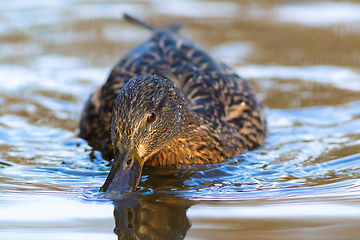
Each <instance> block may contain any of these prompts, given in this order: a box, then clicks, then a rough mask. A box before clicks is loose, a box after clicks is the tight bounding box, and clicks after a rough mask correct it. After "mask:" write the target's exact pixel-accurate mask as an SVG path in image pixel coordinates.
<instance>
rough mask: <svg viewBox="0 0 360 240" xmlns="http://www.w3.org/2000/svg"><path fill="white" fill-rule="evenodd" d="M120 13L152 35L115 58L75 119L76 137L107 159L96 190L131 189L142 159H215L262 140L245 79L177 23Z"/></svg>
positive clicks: (156, 162) (256, 106) (261, 115)
mask: <svg viewBox="0 0 360 240" xmlns="http://www.w3.org/2000/svg"><path fill="white" fill-rule="evenodd" d="M125 18H126V19H128V20H130V21H132V22H135V23H137V24H139V25H141V26H143V27H146V28H148V29H150V30H152V32H153V36H152V38H151V39H150V40H148V41H146V42H145V43H143V44H142V45H140V46H138V47H136V48H135V49H133V50H132V51H130V52H129V53H128V54H127V55H125V57H124V58H123V59H121V60H120V62H119V63H118V64H117V65H116V66H115V67H114V69H113V70H112V72H111V73H110V76H109V78H108V80H107V81H106V83H105V84H104V85H103V86H102V87H101V88H100V89H99V90H98V91H96V92H95V93H94V94H93V95H92V96H91V98H90V99H89V101H88V102H87V104H86V106H85V109H84V112H83V114H82V118H81V121H80V137H82V138H84V139H85V140H87V141H88V142H89V144H90V145H91V146H92V147H93V148H94V149H95V150H99V151H101V152H102V155H103V158H105V159H108V160H111V159H112V158H114V163H113V166H112V168H111V170H110V173H109V175H108V177H107V179H106V181H105V183H104V185H103V186H102V187H101V189H100V190H101V191H107V192H112V191H115V192H116V193H120V194H124V193H126V192H131V191H133V190H134V189H135V188H136V187H137V185H138V183H139V179H140V176H141V172H142V168H143V166H144V165H145V166H151V167H177V166H179V165H183V164H211V163H220V162H223V161H224V160H226V159H228V158H232V157H234V156H235V155H236V154H239V153H241V152H242V151H244V150H251V149H255V148H257V147H259V146H261V145H262V144H263V143H264V140H265V136H266V135H267V129H266V120H265V111H264V107H263V105H262V104H261V103H260V102H259V101H258V100H257V98H256V96H255V93H254V91H253V89H252V88H251V86H250V85H249V83H248V82H247V81H246V80H244V79H242V78H240V77H239V76H238V75H237V74H236V73H235V72H234V71H233V70H232V69H230V68H229V67H228V66H226V65H225V64H223V63H220V62H218V61H216V60H214V59H212V58H211V57H210V56H209V55H208V54H206V53H205V52H204V51H203V50H202V49H200V48H199V47H198V46H197V45H195V44H193V43H192V42H190V41H189V40H187V39H185V38H184V37H182V36H180V35H178V34H177V33H176V31H177V30H178V29H179V28H180V26H181V25H180V24H173V25H170V26H168V27H166V28H164V29H158V28H155V27H152V26H150V25H148V24H146V23H144V22H142V21H140V20H137V19H135V18H133V17H131V16H129V15H126V14H125ZM110 139H111V140H110Z"/></svg>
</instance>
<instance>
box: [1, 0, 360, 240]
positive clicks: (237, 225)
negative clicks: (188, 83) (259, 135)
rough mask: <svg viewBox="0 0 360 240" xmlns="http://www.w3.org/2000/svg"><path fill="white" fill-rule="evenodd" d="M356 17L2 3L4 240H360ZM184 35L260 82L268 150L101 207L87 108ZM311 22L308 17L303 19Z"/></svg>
mask: <svg viewBox="0 0 360 240" xmlns="http://www.w3.org/2000/svg"><path fill="white" fill-rule="evenodd" d="M359 8H360V3H359V2H357V1H352V2H350V1H349V2H339V1H327V2H324V1H315V2H314V1H312V2H294V3H289V2H283V1H261V2H245V1H239V2H226V3H223V2H213V1H208V2H204V1H190V2H186V3H180V2H167V3H164V2H159V1H137V2H136V3H134V2H132V1H123V2H113V1H101V2H100V1H96V0H91V1H80V0H77V1H63V0H61V1H37V2H34V3H31V4H29V2H28V1H24V0H14V1H12V2H11V4H9V3H1V4H0V106H1V107H0V239H16V240H17V239H117V238H119V239H122V238H125V237H126V236H127V237H129V236H133V237H134V236H137V237H139V238H140V239H144V238H145V239H147V238H153V239H182V238H183V237H184V236H185V239H221V238H224V239H225V238H226V239H357V238H358V236H359V234H360V232H359V230H358V229H359V224H360V205H359V199H360V181H359V177H360V127H359V126H360V68H359V62H360V48H359V47H358V43H359V42H360V41H359V40H360V32H359V28H358V26H359V21H360V19H359V14H358V9H359ZM121 12H128V13H132V14H135V15H137V16H141V17H144V18H146V19H148V20H149V21H150V22H152V23H154V24H156V25H158V26H163V25H165V24H166V23H171V22H173V21H175V20H181V21H183V22H184V23H185V27H184V28H183V30H182V33H183V34H184V35H185V36H187V37H188V38H190V39H191V40H193V41H195V42H199V43H200V44H201V46H203V48H204V49H206V50H207V51H209V52H210V53H211V54H212V55H213V56H214V57H216V58H219V59H221V60H222V61H224V62H226V63H228V64H230V65H232V66H234V67H235V69H236V70H237V72H238V73H239V74H241V75H242V76H243V77H245V78H247V79H249V81H250V82H251V83H252V85H253V86H254V88H255V89H256V92H257V93H258V96H259V98H261V99H262V100H263V101H264V103H265V104H266V106H267V116H268V124H269V129H270V136H269V138H268V140H267V144H266V145H265V146H264V147H263V148H261V149H258V150H256V151H251V152H244V153H243V154H240V155H239V156H236V157H235V158H234V159H231V160H229V161H228V162H227V163H225V164H220V165H214V166H209V167H208V168H206V169H201V170H191V169H182V170H174V171H168V170H159V171H154V170H150V169H147V170H145V171H144V174H143V177H142V181H141V183H140V186H139V189H138V191H137V193H135V194H134V195H133V196H132V198H130V199H126V200H123V201H117V202H112V201H110V200H108V199H105V198H104V197H103V196H102V194H100V193H98V188H99V187H100V186H101V185H102V184H103V182H104V181H105V179H106V176H107V172H108V171H109V169H110V166H109V163H108V162H107V161H105V160H103V159H101V155H100V154H99V153H98V152H92V151H91V148H90V147H89V146H88V145H87V143H86V142H85V141H84V140H82V139H80V138H77V133H78V132H77V131H78V130H77V127H78V121H79V119H80V114H81V111H82V108H83V106H84V102H85V101H86V100H87V98H88V97H89V95H90V94H91V93H92V92H93V91H94V89H96V87H97V86H100V85H101V84H102V83H103V82H104V81H105V79H106V77H107V74H108V73H109V71H110V69H111V66H113V64H114V63H115V62H116V61H117V60H118V59H119V58H120V56H122V55H123V54H124V53H125V52H126V51H128V50H129V49H130V48H131V47H133V46H135V45H137V44H139V43H141V42H142V41H144V40H145V39H146V38H147V37H148V36H149V34H148V32H147V31H146V30H143V29H140V28H137V27H134V26H133V25H131V24H128V23H125V22H124V21H123V20H121V17H120V13H121ZM304 16H307V17H304Z"/></svg>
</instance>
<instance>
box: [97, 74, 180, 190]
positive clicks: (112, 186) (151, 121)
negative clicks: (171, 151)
mask: <svg viewBox="0 0 360 240" xmlns="http://www.w3.org/2000/svg"><path fill="white" fill-rule="evenodd" d="M184 104H186V100H185V97H184V95H183V94H182V93H181V92H180V91H179V89H178V88H176V86H175V85H174V84H173V83H172V82H170V81H168V80H166V79H164V78H162V77H159V76H156V75H151V76H139V77H135V78H133V79H131V80H129V82H128V83H127V84H126V85H125V86H124V87H123V88H122V90H121V92H120V93H119V95H118V96H117V99H116V103H115V108H114V112H113V118H112V122H111V138H112V144H113V148H114V162H113V166H112V168H111V170H110V173H109V175H108V177H107V179H106V181H105V183H104V185H103V186H102V187H101V188H100V191H105V192H107V193H115V194H116V195H119V194H120V195H124V194H126V193H128V192H132V191H134V190H135V188H136V187H137V185H138V183H139V181H140V178H141V173H142V168H143V165H144V163H145V161H147V160H148V159H149V158H150V157H151V156H152V155H153V154H155V153H156V152H158V151H159V150H160V149H161V148H162V147H164V146H165V145H166V144H167V143H168V142H169V141H171V140H172V139H173V138H174V137H175V136H176V135H177V134H178V133H179V131H180V127H181V124H182V123H181V121H182V116H181V112H182V109H181V108H186V106H183V105H184ZM110 196H111V195H110Z"/></svg>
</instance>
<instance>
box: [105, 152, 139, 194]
mask: <svg viewBox="0 0 360 240" xmlns="http://www.w3.org/2000/svg"><path fill="white" fill-rule="evenodd" d="M143 165H144V160H143V159H142V158H140V157H139V155H138V153H137V152H136V150H135V149H134V148H132V147H131V149H130V150H129V149H125V151H124V154H121V153H120V152H119V151H118V150H116V151H115V158H114V163H113V165H112V167H111V170H110V172H109V175H108V177H107V179H106V181H105V183H104V185H103V186H102V187H101V188H100V191H102V192H106V195H107V196H108V197H110V198H116V197H120V196H124V195H126V194H128V193H131V192H133V191H134V190H135V189H136V187H137V185H138V184H139V181H140V178H141V173H142V168H143Z"/></svg>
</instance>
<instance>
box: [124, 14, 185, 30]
mask: <svg viewBox="0 0 360 240" xmlns="http://www.w3.org/2000/svg"><path fill="white" fill-rule="evenodd" d="M124 18H125V19H126V20H128V21H130V22H133V23H135V24H138V25H140V26H143V27H145V28H147V29H149V30H151V31H156V30H159V29H158V28H156V27H153V26H151V25H150V24H148V23H146V22H144V21H142V20H140V19H137V18H135V17H133V16H130V15H129V14H127V13H124ZM182 26H183V24H182V23H180V22H175V23H173V24H170V25H169V26H167V27H165V28H164V29H166V30H169V31H173V32H177V31H179V29H180V28H181V27H182Z"/></svg>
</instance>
